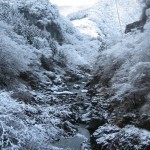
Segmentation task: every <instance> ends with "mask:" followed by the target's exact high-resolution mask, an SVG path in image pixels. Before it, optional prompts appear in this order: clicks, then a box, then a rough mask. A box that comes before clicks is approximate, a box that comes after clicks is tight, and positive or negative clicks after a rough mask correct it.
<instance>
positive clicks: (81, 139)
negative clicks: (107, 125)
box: [54, 125, 90, 150]
mask: <svg viewBox="0 0 150 150" xmlns="http://www.w3.org/2000/svg"><path fill="white" fill-rule="evenodd" d="M77 128H78V133H77V134H76V135H75V136H73V137H69V138H61V139H60V140H59V141H57V142H55V143H54V146H56V147H58V148H64V149H69V150H82V144H83V143H86V144H87V145H88V144H89V140H90V133H89V131H88V130H87V129H85V128H84V127H83V126H82V125H81V126H78V127H77Z"/></svg>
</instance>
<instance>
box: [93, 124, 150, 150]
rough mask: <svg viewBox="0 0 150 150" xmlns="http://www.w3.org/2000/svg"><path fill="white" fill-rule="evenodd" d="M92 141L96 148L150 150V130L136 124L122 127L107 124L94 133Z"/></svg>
mask: <svg viewBox="0 0 150 150" xmlns="http://www.w3.org/2000/svg"><path fill="white" fill-rule="evenodd" d="M91 143H92V148H93V149H94V150H100V149H105V150H117V149H121V150H130V149H133V150H134V149H138V150H143V149H145V150H149V148H150V132H148V131H146V130H141V129H138V128H136V127H134V126H126V127H125V128H123V129H120V128H118V127H117V126H113V125H110V124H105V125H104V126H101V127H99V128H98V129H97V130H96V131H95V132H94V133H93V136H92V137H91Z"/></svg>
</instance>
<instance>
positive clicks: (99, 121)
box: [87, 116, 106, 132]
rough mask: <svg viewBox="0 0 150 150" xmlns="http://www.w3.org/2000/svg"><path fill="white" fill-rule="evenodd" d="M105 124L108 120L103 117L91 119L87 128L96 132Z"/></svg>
mask: <svg viewBox="0 0 150 150" xmlns="http://www.w3.org/2000/svg"><path fill="white" fill-rule="evenodd" d="M105 123H106V120H105V118H104V117H102V116H101V117H99V118H91V119H90V121H89V123H88V127H87V128H88V130H89V131H91V132H94V131H95V130H96V129H97V128H98V127H99V126H102V125H103V124H105Z"/></svg>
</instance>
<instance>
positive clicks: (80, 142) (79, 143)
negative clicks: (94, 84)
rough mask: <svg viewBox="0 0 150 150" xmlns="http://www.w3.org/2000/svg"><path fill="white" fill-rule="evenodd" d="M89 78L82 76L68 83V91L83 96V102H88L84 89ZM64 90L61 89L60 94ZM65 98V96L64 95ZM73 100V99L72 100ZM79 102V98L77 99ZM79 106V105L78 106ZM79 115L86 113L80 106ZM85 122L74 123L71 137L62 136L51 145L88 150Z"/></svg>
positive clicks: (69, 149) (74, 149) (88, 138)
mask: <svg viewBox="0 0 150 150" xmlns="http://www.w3.org/2000/svg"><path fill="white" fill-rule="evenodd" d="M88 81H89V78H88V77H87V78H84V79H82V80H80V81H78V82H73V83H69V84H68V93H69V92H70V93H76V94H77V97H76V99H78V97H81V98H83V103H87V102H88V97H87V95H86V93H87V90H86V89H84V88H85V85H86V83H87V82H88ZM63 93H64V92H63V91H62V94H63ZM66 98H67V96H66ZM74 101H75V100H74ZM79 102H80V100H79ZM79 108H80V106H79ZM79 112H80V115H81V114H83V113H86V112H85V110H83V109H82V108H81V109H80V111H79ZM86 126H87V125H86V124H77V125H76V124H75V125H74V127H75V128H76V129H77V133H76V134H75V135H74V136H71V137H62V138H61V139H60V140H59V141H55V142H54V143H53V146H56V147H58V148H63V149H67V150H90V133H89V131H88V130H87V129H86Z"/></svg>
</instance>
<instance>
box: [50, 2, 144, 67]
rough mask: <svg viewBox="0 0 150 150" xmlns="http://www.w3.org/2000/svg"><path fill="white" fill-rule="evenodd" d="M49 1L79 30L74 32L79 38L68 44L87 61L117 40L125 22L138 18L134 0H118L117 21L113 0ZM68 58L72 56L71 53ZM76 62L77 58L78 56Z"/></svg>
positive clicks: (138, 11)
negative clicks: (76, 32)
mask: <svg viewBox="0 0 150 150" xmlns="http://www.w3.org/2000/svg"><path fill="white" fill-rule="evenodd" d="M53 2H55V3H56V4H58V5H59V9H60V14H61V15H64V16H67V17H68V18H69V19H70V20H71V22H72V23H73V25H74V26H75V27H76V28H77V29H78V30H79V31H80V33H81V34H82V35H80V33H78V36H80V37H81V38H80V39H76V38H74V39H72V41H71V44H73V46H71V45H70V48H71V49H75V50H76V51H77V52H79V54H80V56H81V59H83V60H84V61H85V62H87V63H88V64H90V65H93V64H94V63H95V60H96V57H97V55H98V54H99V52H100V51H101V50H103V49H104V48H106V47H109V46H111V45H113V44H114V43H116V42H117V41H118V40H120V38H122V34H123V33H124V30H125V25H126V24H128V23H131V22H133V21H135V20H138V19H139V17H140V14H141V7H140V4H139V3H138V2H137V1H136V0H133V1H130V0H125V1H121V0H119V1H118V3H117V6H118V11H119V15H120V16H119V17H120V21H121V24H119V19H118V15H117V8H116V3H115V1H114V0H108V1H106V0H100V1H98V0H97V1H93V2H91V4H88V1H87V3H86V2H85V3H84V4H82V5H81V4H80V3H79V4H78V1H76V2H75V1H72V3H71V4H69V5H67V4H65V3H59V2H58V3H57V1H55V0H54V1H53ZM81 2H82V1H81ZM133 8H134V9H133ZM73 11H74V12H73ZM120 25H121V26H120ZM121 32H122V33H121ZM74 37H75V36H74ZM62 49H63V47H62ZM67 55H68V54H67ZM74 56H75V54H74ZM71 60H72V61H73V60H74V59H73V58H72V57H71ZM78 62H80V61H79V60H78ZM80 63H83V61H81V62H80ZM80 63H79V64H80Z"/></svg>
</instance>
